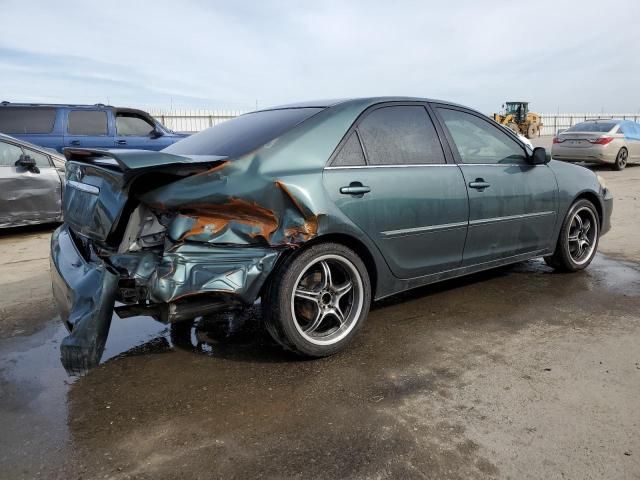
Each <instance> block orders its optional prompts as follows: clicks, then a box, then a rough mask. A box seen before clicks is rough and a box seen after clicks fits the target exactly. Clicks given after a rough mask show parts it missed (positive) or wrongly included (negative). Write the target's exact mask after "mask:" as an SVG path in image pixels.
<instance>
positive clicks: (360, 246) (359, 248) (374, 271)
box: [263, 233, 380, 298]
mask: <svg viewBox="0 0 640 480" xmlns="http://www.w3.org/2000/svg"><path fill="white" fill-rule="evenodd" d="M330 242H332V243H339V244H341V245H344V246H345V247H348V248H350V249H351V250H353V251H354V252H355V253H356V254H357V255H358V256H359V257H360V258H361V259H362V262H363V263H364V265H365V267H366V269H367V273H368V275H369V282H370V284H371V298H376V297H375V295H376V291H377V288H378V285H379V283H378V279H379V278H380V274H379V272H378V265H377V263H376V260H375V258H374V256H373V254H372V253H371V251H370V249H369V247H368V246H367V245H366V244H365V243H363V242H362V241H361V240H359V239H358V238H356V237H354V236H352V235H349V234H347V233H327V234H324V235H320V236H318V237H315V238H313V239H311V240H309V241H308V242H305V243H304V244H302V245H300V247H299V248H296V249H292V250H290V251H289V252H287V253H286V254H284V255H281V256H280V259H278V265H279V264H281V263H282V262H283V261H285V259H286V258H288V257H289V256H290V255H296V254H297V253H299V252H302V251H304V250H306V249H307V248H309V247H311V246H313V245H318V244H319V243H330ZM276 269H277V266H276V267H275V268H274V271H275V270H276ZM267 283H268V281H267V282H265V285H266V284H267ZM263 288H264V287H263Z"/></svg>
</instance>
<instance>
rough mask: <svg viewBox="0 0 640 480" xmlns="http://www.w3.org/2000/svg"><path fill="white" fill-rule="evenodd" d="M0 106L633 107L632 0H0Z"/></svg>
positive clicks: (636, 83) (638, 10) (637, 78)
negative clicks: (397, 99) (371, 99)
mask: <svg viewBox="0 0 640 480" xmlns="http://www.w3.org/2000/svg"><path fill="white" fill-rule="evenodd" d="M0 12H1V14H2V18H3V20H4V21H3V22H2V27H1V28H0V100H8V101H13V102H53V103H98V102H102V103H109V104H112V105H117V106H131V107H141V108H147V109H154V108H156V109H157V108H165V109H170V108H174V109H175V108H203V109H212V108H218V109H238V110H253V109H255V108H256V106H257V107H258V108H265V107H268V106H273V105H278V104H285V103H291V102H295V101H301V100H311V99H325V98H346V97H363V96H378V95H408V96H418V97H429V98H437V99H444V100H449V101H453V102H457V103H462V104H465V105H468V106H471V107H473V108H476V109H478V110H480V111H483V112H485V113H490V112H493V111H498V110H499V109H500V106H501V105H502V104H503V103H504V102H505V101H507V100H525V101H529V102H531V108H532V110H534V111H538V112H544V113H551V112H556V111H560V112H629V113H631V112H640V52H639V50H638V48H639V45H640V41H639V40H638V37H637V36H638V28H640V27H639V25H640V1H638V0H623V1H616V0H613V1H611V0H609V1H604V0H597V1H595V0H582V1H572V0H555V1H547V0H537V1H535V2H522V1H513V0H510V1H507V0H476V1H472V0H449V1H443V0H439V1H437V2H435V1H433V2H432V1H426V0H423V1H403V0H393V1H376V0H368V1H359V0H353V1H347V0H342V1H322V0H314V1H275V0H254V1H242V0H235V1H227V2H219V1H204V0H174V1H166V0H153V1H150V0H149V1H136V0H127V1H121V0H110V1H100V2H98V1H89V0H85V1H71V0H56V1H45V0H0Z"/></svg>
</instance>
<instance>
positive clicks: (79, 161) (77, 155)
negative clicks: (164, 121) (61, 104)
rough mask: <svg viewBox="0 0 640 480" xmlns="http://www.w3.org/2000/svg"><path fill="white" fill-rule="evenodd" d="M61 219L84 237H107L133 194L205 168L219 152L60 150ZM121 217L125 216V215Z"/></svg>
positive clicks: (217, 160) (130, 204) (128, 208)
mask: <svg viewBox="0 0 640 480" xmlns="http://www.w3.org/2000/svg"><path fill="white" fill-rule="evenodd" d="M64 153H65V156H66V157H67V159H68V163H67V181H66V189H65V193H64V199H63V212H64V219H65V222H66V223H67V224H68V225H69V226H70V227H71V228H72V229H73V231H75V232H76V233H79V234H81V235H83V236H85V237H88V238H91V239H93V240H98V241H100V242H108V240H109V237H110V235H111V234H113V233H114V231H115V230H117V227H118V224H119V223H120V219H121V218H122V217H123V216H127V215H126V213H127V212H130V211H132V210H133V208H135V204H136V202H135V196H136V195H137V194H138V193H143V192H145V191H148V190H151V189H153V188H157V187H158V186H162V185H166V184H168V183H171V182H172V181H175V180H178V179H180V178H183V177H186V176H189V175H192V174H194V173H198V172H201V171H206V170H207V169H209V168H211V167H213V166H216V165H218V164H220V163H221V162H222V161H223V160H224V157H214V156H203V157H184V156H179V155H172V154H168V153H163V152H153V151H148V150H116V151H110V150H93V149H69V148H67V149H65V151H64ZM125 220H126V219H125Z"/></svg>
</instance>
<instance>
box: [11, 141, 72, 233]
mask: <svg viewBox="0 0 640 480" xmlns="http://www.w3.org/2000/svg"><path fill="white" fill-rule="evenodd" d="M65 163H66V162H65V158H64V157H63V156H62V155H60V154H58V153H56V152H52V151H50V150H47V149H44V148H42V147H38V146H36V145H33V144H31V143H28V142H23V141H20V140H17V139H15V138H13V137H10V136H8V135H3V134H0V228H6V227H18V226H21V225H31V224H36V223H48V222H60V221H62V191H63V188H64V178H65V177H64V175H65Z"/></svg>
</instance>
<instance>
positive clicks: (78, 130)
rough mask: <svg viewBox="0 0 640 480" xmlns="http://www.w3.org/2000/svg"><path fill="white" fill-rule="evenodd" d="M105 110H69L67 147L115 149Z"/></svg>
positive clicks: (65, 137)
mask: <svg viewBox="0 0 640 480" xmlns="http://www.w3.org/2000/svg"><path fill="white" fill-rule="evenodd" d="M111 132H112V129H111V128H109V117H108V115H107V112H106V111H105V110H98V109H96V110H89V109H82V110H80V109H78V110H73V109H71V110H69V111H68V115H67V128H66V131H65V135H64V145H65V147H82V148H113V134H112V133H111Z"/></svg>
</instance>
